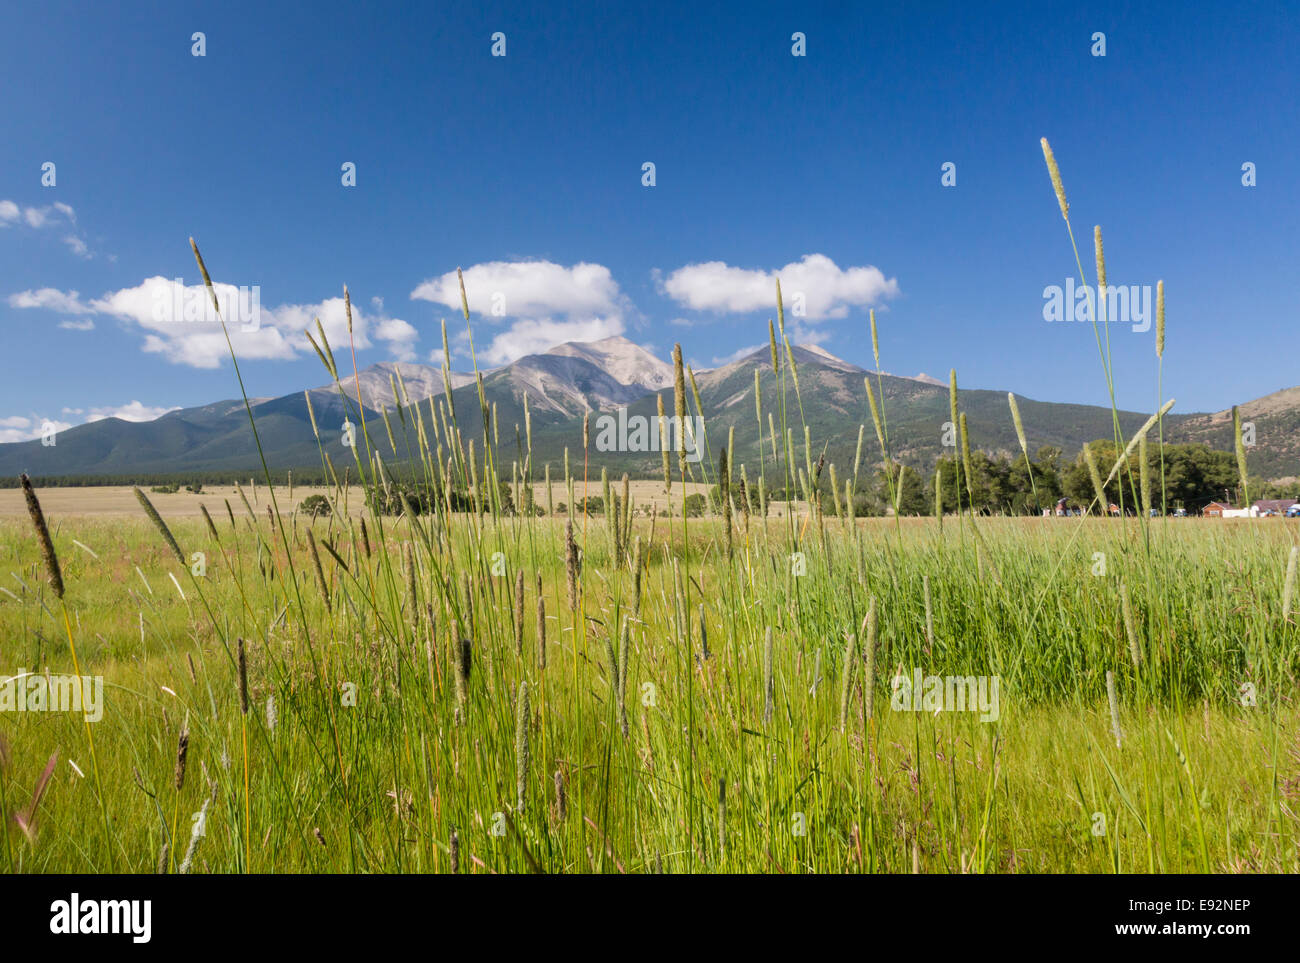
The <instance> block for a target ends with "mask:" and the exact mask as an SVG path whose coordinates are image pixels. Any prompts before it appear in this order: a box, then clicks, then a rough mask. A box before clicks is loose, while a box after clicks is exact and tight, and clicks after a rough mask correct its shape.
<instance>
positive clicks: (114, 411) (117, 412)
mask: <svg viewBox="0 0 1300 963" xmlns="http://www.w3.org/2000/svg"><path fill="white" fill-rule="evenodd" d="M66 410H67V409H65V411H66ZM179 410H180V406H179V405H172V406H171V407H170V408H169V407H166V406H164V405H146V404H141V403H140V402H139V401H131V402H128V403H127V404H125V405H110V406H108V407H105V408H91V409H90V413H89V414H88V415H86V421H87V422H91V421H103V420H104V419H105V418H121V419H122V420H123V421H154V420H156V419H158V418H161V417H162V416H163V415H165V414H167V412H169V411H179Z"/></svg>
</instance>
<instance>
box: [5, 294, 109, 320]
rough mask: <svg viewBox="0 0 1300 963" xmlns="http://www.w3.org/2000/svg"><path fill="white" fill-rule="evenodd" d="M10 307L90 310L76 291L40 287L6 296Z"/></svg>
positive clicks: (78, 312)
mask: <svg viewBox="0 0 1300 963" xmlns="http://www.w3.org/2000/svg"><path fill="white" fill-rule="evenodd" d="M7 300H8V302H9V306H10V307H11V308H46V309H48V310H50V311H58V312H59V313H60V314H85V313H87V312H88V311H90V310H92V309H91V308H90V307H89V306H88V305H85V304H82V302H81V298H80V295H78V293H77V292H76V291H60V290H58V289H57V288H40V289H39V290H36V291H19V292H18V293H17V294H11V295H9V297H8V299H7Z"/></svg>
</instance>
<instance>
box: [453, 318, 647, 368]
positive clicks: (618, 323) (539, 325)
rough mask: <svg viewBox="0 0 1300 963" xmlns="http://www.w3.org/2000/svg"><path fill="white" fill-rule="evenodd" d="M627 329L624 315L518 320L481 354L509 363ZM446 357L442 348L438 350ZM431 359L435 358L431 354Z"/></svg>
mask: <svg viewBox="0 0 1300 963" xmlns="http://www.w3.org/2000/svg"><path fill="white" fill-rule="evenodd" d="M622 333H623V321H622V319H621V318H593V319H592V320H590V321H553V320H551V319H550V318H542V319H539V320H531V319H528V320H523V321H516V322H515V323H514V324H512V325H511V326H510V327H509V329H507V330H506V331H503V332H501V333H500V334H498V335H496V337H494V338H493V339H492V341H491V342H490V343H489V344H488V346H487V350H480V351H479V357H480V358H481V359H482V360H484V361H486V362H487V363H488V364H490V365H498V364H506V363H508V362H510V361H514V360H515V359H516V358H521V357H523V356H524V355H526V354H536V353H538V352H542V351H545V350H547V349H548V348H553V347H554V346H555V345H557V344H563V343H564V342H566V341H599V340H600V339H601V338H610V337H613V336H614V335H616V334H622ZM435 354H436V355H437V359H436V360H439V361H441V360H442V352H441V351H438V352H435ZM430 360H434V358H433V356H432V355H431V356H430Z"/></svg>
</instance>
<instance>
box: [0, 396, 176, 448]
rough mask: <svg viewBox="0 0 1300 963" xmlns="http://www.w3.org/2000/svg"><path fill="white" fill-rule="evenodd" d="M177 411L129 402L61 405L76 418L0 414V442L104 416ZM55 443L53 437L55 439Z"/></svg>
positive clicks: (131, 417)
mask: <svg viewBox="0 0 1300 963" xmlns="http://www.w3.org/2000/svg"><path fill="white" fill-rule="evenodd" d="M176 410H178V409H177V407H176V406H172V407H167V406H165V405H146V404H144V403H143V402H140V401H131V402H128V403H127V404H124V405H105V406H102V407H96V408H91V409H90V410H89V411H88V412H87V411H86V410H85V409H83V408H64V409H63V411H62V414H64V415H66V416H70V417H76V418H77V420H76V421H66V420H64V419H62V418H51V417H47V416H45V415H38V414H31V415H9V416H0V444H7V443H9V442H15V441H34V440H36V439H38V438H41V437H42V436H44V435H45V433H46V432H47V431H50V430H53V431H54V432H62V431H67V430H68V429H69V428H72V427H75V426H76V425H78V424H83V423H85V424H88V423H90V422H92V421H103V420H104V419H105V418H121V419H122V420H123V421H153V420H154V419H156V418H161V417H162V416H163V415H165V414H167V412H169V411H176ZM82 415H84V416H85V417H81V416H82ZM55 443H56V444H57V443H58V441H57V439H56V440H55Z"/></svg>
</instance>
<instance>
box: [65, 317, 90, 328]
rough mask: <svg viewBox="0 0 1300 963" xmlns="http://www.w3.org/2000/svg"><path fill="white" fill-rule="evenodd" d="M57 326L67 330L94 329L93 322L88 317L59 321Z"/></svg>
mask: <svg viewBox="0 0 1300 963" xmlns="http://www.w3.org/2000/svg"><path fill="white" fill-rule="evenodd" d="M59 327H60V328H66V329H67V330H69V331H94V330H95V322H94V321H92V320H90V318H83V319H82V320H80V321H60V322H59Z"/></svg>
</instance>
